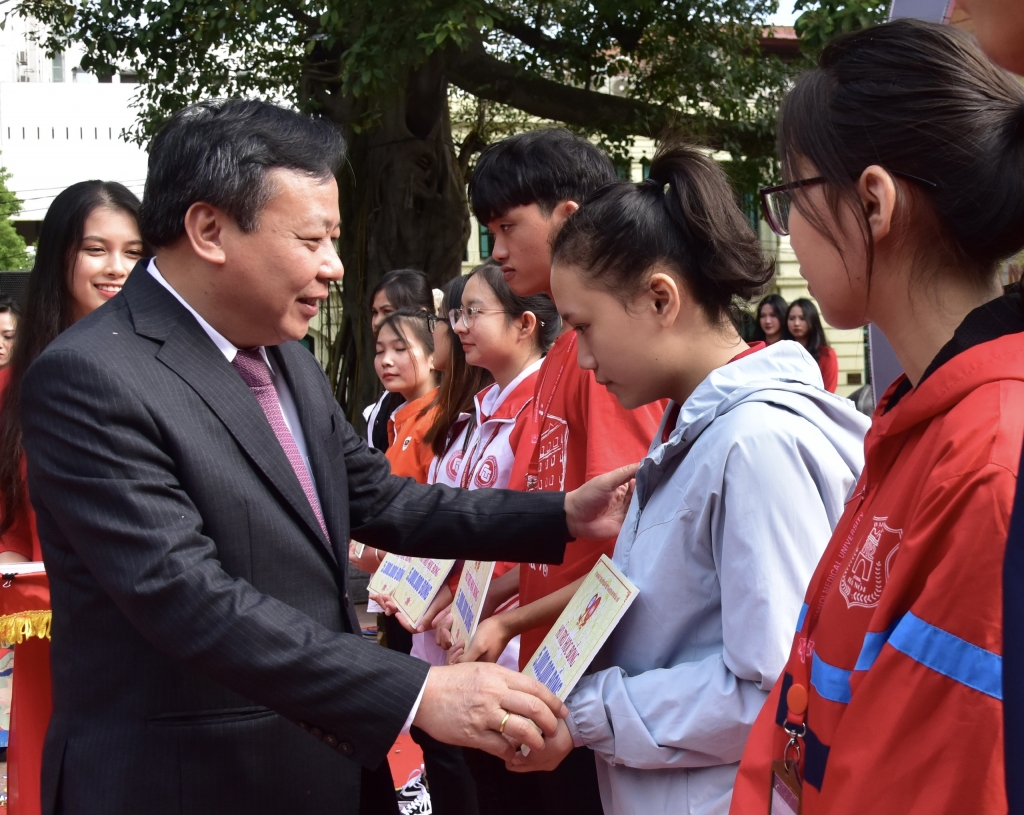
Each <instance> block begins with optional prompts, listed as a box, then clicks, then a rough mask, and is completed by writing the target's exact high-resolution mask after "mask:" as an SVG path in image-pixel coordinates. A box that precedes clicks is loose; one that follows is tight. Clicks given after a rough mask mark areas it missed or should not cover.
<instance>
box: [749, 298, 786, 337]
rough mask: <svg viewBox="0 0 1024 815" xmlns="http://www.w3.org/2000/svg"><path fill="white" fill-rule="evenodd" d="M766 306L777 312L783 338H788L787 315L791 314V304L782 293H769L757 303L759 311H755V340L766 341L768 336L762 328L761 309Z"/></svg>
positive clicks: (776, 315)
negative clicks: (787, 302)
mask: <svg viewBox="0 0 1024 815" xmlns="http://www.w3.org/2000/svg"><path fill="white" fill-rule="evenodd" d="M765 306H768V307H769V308H771V310H772V311H774V312H775V318H776V319H777V320H778V321H779V329H780V330H781V331H782V338H783V339H785V338H786V315H787V314H789V306H787V305H786V300H785V298H783V296H782V295H781V294H769V295H768V296H767V297H765V298H764V299H763V300H761V302H760V303H758V304H757V311H755V312H754V334H753V338H754V340H755V341H761V342H765V341H766V340H767V339H768V336H767V335H766V334H765V333H764V329H763V328H761V311H762V310H763V309H764V307H765Z"/></svg>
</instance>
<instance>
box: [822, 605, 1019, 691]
mask: <svg viewBox="0 0 1024 815" xmlns="http://www.w3.org/2000/svg"><path fill="white" fill-rule="evenodd" d="M889 644H890V645H891V646H892V647H893V648H895V649H896V650H897V651H899V652H900V653H902V654H906V655H907V656H908V657H910V658H911V659H913V660H914V661H916V662H920V663H921V664H922V665H924V666H925V667H926V668H931V669H932V670H933V671H936V672H937V673H940V674H942V675H943V676H948V677H949V678H950V679H952V680H954V681H956V682H959V683H960V684H962V685H966V686H967V687H969V688H973V689H974V690H976V691H980V692H981V693H984V694H986V695H988V696H992V697H994V698H996V699H998V700H999V701H1000V702H1001V701H1002V700H1003V658H1002V657H1001V656H999V654H994V653H992V652H991V651H986V650H985V649H984V648H980V647H979V646H977V645H975V644H974V643H971V642H968V641H967V640H963V639H960V637H957V636H956V635H954V634H950V633H949V632H948V631H943V630H942V629H941V628H938V627H936V626H934V625H931V624H930V623H926V622H925V621H924V620H922V619H921V618H920V617H917V616H915V615H914V614H912V613H911V612H909V611H908V612H907V613H906V614H905V615H904V617H903V619H902V620H901V621H900V624H899V625H897V626H896V630H895V631H893V632H892V636H891V637H890V638H889ZM815 659H817V654H815ZM815 667H816V665H815ZM811 676H812V679H811V681H812V682H813V681H814V680H813V676H814V674H813V669H812V674H811ZM819 693H820V691H819Z"/></svg>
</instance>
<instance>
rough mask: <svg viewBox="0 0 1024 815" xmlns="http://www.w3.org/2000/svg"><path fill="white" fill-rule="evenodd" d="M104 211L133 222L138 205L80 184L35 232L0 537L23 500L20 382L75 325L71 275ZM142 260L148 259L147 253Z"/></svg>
mask: <svg viewBox="0 0 1024 815" xmlns="http://www.w3.org/2000/svg"><path fill="white" fill-rule="evenodd" d="M99 207H108V208H110V209H113V210H116V211H118V212H124V213H126V214H128V215H131V216H132V218H134V219H135V220H136V222H137V221H138V217H139V199H138V198H136V197H135V195H134V194H133V193H132V192H131V191H130V190H129V189H128V188H127V187H124V186H123V185H121V184H118V183H117V182H114V181H80V182H79V183H77V184H72V185H71V186H70V187H68V188H67V189H66V190H64V191H63V192H61V193H60V195H58V196H57V197H56V198H54V199H53V203H52V204H50V208H49V209H48V210H47V211H46V217H45V218H43V226H42V229H41V230H40V232H39V248H38V249H37V250H36V261H35V263H34V264H33V265H32V271H31V272H30V273H29V276H28V291H27V293H26V295H25V308H24V315H23V317H22V319H21V320H19V322H18V341H17V342H16V343H15V344H14V352H13V354H12V355H11V364H10V371H11V375H10V381H9V382H8V384H7V388H6V390H4V393H3V401H2V404H0V535H2V534H3V533H5V532H6V531H7V530H8V529H10V528H11V525H12V524H13V523H14V520H15V518H17V516H18V513H19V512H21V511H22V508H23V507H24V505H25V500H26V498H27V496H26V495H25V482H24V479H23V478H22V474H21V460H22V456H23V454H24V451H23V448H22V445H21V419H20V417H19V415H18V414H19V406H20V404H21V380H22V377H24V376H25V371H27V370H28V368H29V366H30V365H31V364H32V363H33V362H35V360H36V358H37V357H38V356H39V355H40V354H41V353H42V352H43V349H45V348H46V346H47V345H49V344H50V343H51V342H53V341H54V340H55V339H56V338H57V336H58V335H59V334H60V333H61V332H63V331H65V330H66V329H67V328H68V327H69V326H70V325H71V324H72V323H73V322H74V305H75V304H74V297H73V296H72V293H71V274H72V271H73V270H74V268H75V259H76V257H77V255H78V249H79V246H80V245H81V243H82V238H83V237H84V234H85V222H86V220H87V219H88V217H89V215H90V214H91V213H92V211H93V210H95V209H97V208H99ZM144 254H146V255H149V254H150V253H149V250H148V247H147V248H144Z"/></svg>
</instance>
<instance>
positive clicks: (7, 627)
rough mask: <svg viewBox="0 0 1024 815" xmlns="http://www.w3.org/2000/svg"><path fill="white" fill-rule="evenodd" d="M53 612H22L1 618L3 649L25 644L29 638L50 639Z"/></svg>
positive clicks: (0, 628)
mask: <svg viewBox="0 0 1024 815" xmlns="http://www.w3.org/2000/svg"><path fill="white" fill-rule="evenodd" d="M50 620H51V612H50V610H49V609H45V610H43V611H21V612H19V613H17V614H7V615H5V616H3V617H0V643H2V644H3V647H5V648H9V647H10V646H11V645H17V644H18V643H19V642H24V641H25V640H26V639H28V638H29V637H39V638H40V639H47V640H48V639H50Z"/></svg>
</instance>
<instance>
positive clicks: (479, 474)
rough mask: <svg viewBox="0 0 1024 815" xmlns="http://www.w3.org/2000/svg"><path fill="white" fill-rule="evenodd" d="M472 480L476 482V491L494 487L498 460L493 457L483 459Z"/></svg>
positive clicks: (496, 478)
mask: <svg viewBox="0 0 1024 815" xmlns="http://www.w3.org/2000/svg"><path fill="white" fill-rule="evenodd" d="M473 480H474V481H476V486H477V489H486V488H487V487H491V486H494V482H495V481H497V480H498V459H496V458H495V457H494V456H488V457H487V458H485V459H484V460H483V463H482V464H481V465H480V469H479V470H477V471H476V476H475V477H474V479H473Z"/></svg>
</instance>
